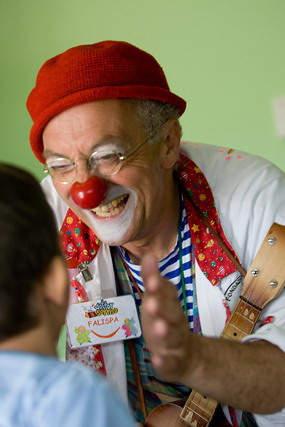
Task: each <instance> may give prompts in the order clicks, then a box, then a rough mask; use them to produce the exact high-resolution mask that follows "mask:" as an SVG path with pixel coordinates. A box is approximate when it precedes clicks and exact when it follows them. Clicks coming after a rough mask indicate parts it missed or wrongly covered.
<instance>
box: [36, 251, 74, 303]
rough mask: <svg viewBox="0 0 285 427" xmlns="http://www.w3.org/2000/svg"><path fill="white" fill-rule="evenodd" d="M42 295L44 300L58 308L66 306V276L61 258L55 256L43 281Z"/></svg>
mask: <svg viewBox="0 0 285 427" xmlns="http://www.w3.org/2000/svg"><path fill="white" fill-rule="evenodd" d="M42 286H43V294H44V297H45V298H46V299H48V300H49V301H52V302H53V303H55V304H56V305H58V306H66V305H67V302H68V294H69V292H68V275H67V269H66V265H65V261H64V259H63V257H62V256H59V255H57V256H55V257H54V258H53V259H52V261H51V263H50V266H49V269H48V271H47V272H46V275H45V277H44V279H43V284H42Z"/></svg>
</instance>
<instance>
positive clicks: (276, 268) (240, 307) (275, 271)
mask: <svg viewBox="0 0 285 427" xmlns="http://www.w3.org/2000/svg"><path fill="white" fill-rule="evenodd" d="M284 254H285V226H281V225H279V224H276V223H274V224H273V225H272V226H271V228H270V230H269V231H268V233H267V235H266V237H265V239H264V241H263V243H262V245H261V247H260V249H259V251H258V253H257V255H256V257H255V259H254V261H253V263H252V264H251V266H250V268H249V270H248V273H247V274H246V276H245V279H244V286H243V291H242V294H241V296H240V297H239V301H238V303H237V305H236V308H235V310H234V311H233V313H232V315H231V317H230V319H229V321H228V322H227V324H226V326H225V328H224V330H223V332H222V334H221V338H223V339H229V340H233V341H241V340H242V339H243V338H244V337H246V336H247V335H249V334H250V333H251V332H252V331H253V329H254V327H255V325H256V323H257V321H258V319H259V317H260V315H261V312H262V310H263V308H264V307H265V306H266V305H267V304H268V303H269V302H270V301H272V300H273V299H274V298H276V297H277V296H278V295H279V294H280V293H281V291H282V290H283V288H284V283H285V257H284ZM218 404H219V402H217V401H216V400H215V399H212V398H209V397H207V396H204V395H202V394H201V393H199V392H197V391H195V390H192V392H191V393H190V395H189V397H188V399H187V401H186V403H184V406H183V403H181V401H177V402H173V403H166V404H163V405H160V406H158V407H157V408H155V409H153V410H152V411H151V412H150V414H149V415H148V417H147V419H146V423H145V426H146V427H174V426H175V427H186V426H189V425H190V426H194V427H198V426H199V427H208V426H210V425H212V426H215V427H218V426H230V425H231V424H230V423H228V422H227V421H226V419H225V417H224V419H222V418H221V416H219V415H220V413H219V412H218V411H216V410H217V407H218ZM181 407H183V408H182V409H181ZM219 411H221V409H220V407H219Z"/></svg>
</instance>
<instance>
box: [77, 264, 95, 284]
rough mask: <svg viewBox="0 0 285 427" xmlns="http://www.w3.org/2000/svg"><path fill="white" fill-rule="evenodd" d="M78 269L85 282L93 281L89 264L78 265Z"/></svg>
mask: <svg viewBox="0 0 285 427" xmlns="http://www.w3.org/2000/svg"><path fill="white" fill-rule="evenodd" d="M78 269H79V271H80V273H81V274H82V276H83V279H84V280H85V282H89V281H90V280H92V279H93V277H92V275H91V273H90V271H89V268H88V263H87V262H82V263H81V264H79V265H78Z"/></svg>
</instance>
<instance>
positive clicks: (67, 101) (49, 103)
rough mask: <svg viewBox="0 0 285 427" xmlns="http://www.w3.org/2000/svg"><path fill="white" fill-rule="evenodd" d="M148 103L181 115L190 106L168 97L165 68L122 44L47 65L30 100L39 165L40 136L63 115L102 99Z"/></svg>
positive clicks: (81, 49) (98, 46) (69, 54)
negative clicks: (157, 103)
mask: <svg viewBox="0 0 285 427" xmlns="http://www.w3.org/2000/svg"><path fill="white" fill-rule="evenodd" d="M111 98H147V99H154V100H157V101H163V102H170V103H171V104H173V105H174V106H176V107H177V108H178V110H179V112H180V115H181V114H182V113H183V112H184V111H185V108H186V102H185V101H184V100H183V99H182V98H180V97H179V96H177V95H175V94H174V93H172V92H170V90H169V86H168V84H167V80H166V78H165V75H164V73H163V70H162V68H161V67H160V65H159V64H158V62H157V61H156V60H155V59H154V57H153V56H151V55H150V54H148V53H146V52H144V51H143V50H141V49H138V48H137V47H135V46H133V45H131V44H129V43H126V42H120V41H103V42H99V43H95V44H91V45H82V46H76V47H73V48H71V49H68V50H67V51H65V52H63V53H61V54H59V55H57V56H55V57H54V58H51V59H49V60H48V61H46V62H45V63H44V64H43V66H42V67H41V69H40V71H39V73H38V76H37V80H36V86H35V88H34V89H33V90H32V92H31V93H30V95H29V97H28V100H27V109H28V111H29V113H30V115H31V118H32V120H33V122H34V124H33V126H32V129H31V133H30V142H31V147H32V150H33V152H34V154H35V156H36V157H37V158H38V160H39V161H40V162H42V163H45V161H44V158H43V156H42V151H43V142H42V132H43V130H44V128H45V126H46V125H47V123H48V122H49V121H50V120H51V119H52V118H53V117H54V116H56V115H57V114H58V113H60V112H61V111H64V110H67V109H68V108H70V107H73V106H75V105H79V104H83V103H85V102H91V101H96V100H100V99H111Z"/></svg>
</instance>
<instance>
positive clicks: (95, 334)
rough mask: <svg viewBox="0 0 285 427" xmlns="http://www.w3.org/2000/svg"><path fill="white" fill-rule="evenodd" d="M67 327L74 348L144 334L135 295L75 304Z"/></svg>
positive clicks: (69, 312)
mask: <svg viewBox="0 0 285 427" xmlns="http://www.w3.org/2000/svg"><path fill="white" fill-rule="evenodd" d="M66 327H67V335H68V341H69V345H70V347H71V348H81V347H86V346H88V345H94V344H104V343H108V342H112V341H121V340H128V339H132V338H138V337H140V336H141V328H140V323H139V319H138V315H137V309H136V305H135V302H134V299H133V297H132V296H131V295H124V296H120V297H113V298H106V299H102V298H101V300H98V301H88V302H84V303H80V304H71V305H70V306H69V308H68V312H67V316H66Z"/></svg>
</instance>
